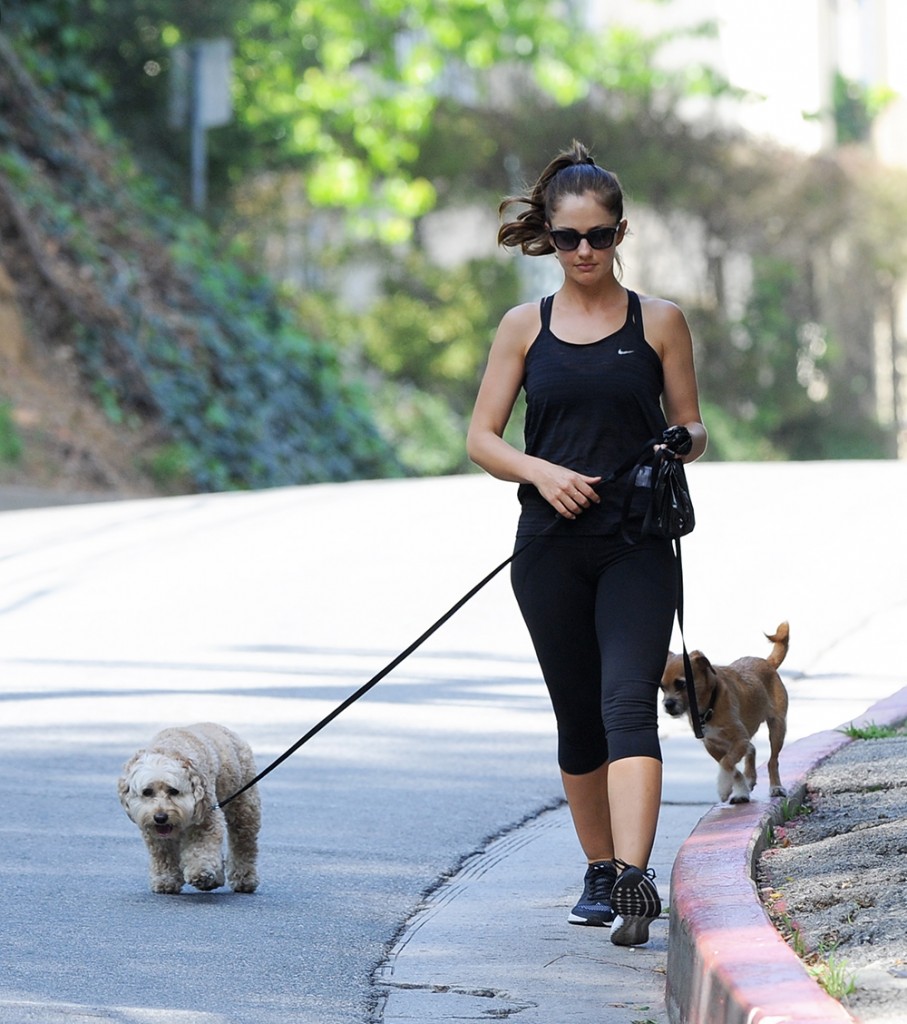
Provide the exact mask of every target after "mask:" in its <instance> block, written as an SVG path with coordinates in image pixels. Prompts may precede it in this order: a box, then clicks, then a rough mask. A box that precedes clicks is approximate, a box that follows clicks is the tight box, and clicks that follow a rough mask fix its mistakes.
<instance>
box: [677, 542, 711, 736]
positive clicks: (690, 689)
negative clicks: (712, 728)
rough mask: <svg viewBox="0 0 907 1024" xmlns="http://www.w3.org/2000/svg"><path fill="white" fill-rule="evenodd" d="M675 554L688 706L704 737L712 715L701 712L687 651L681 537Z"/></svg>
mask: <svg viewBox="0 0 907 1024" xmlns="http://www.w3.org/2000/svg"><path fill="white" fill-rule="evenodd" d="M674 555H675V557H676V559H677V625H678V626H679V627H680V642H681V643H682V644H683V674H684V677H685V679H686V687H685V689H686V691H687V706H688V708H689V712H690V725H692V726H693V734H694V735H695V737H696V738H697V739H699V740H701V739H702V727H703V726H704V725H705V723H706V722H707V721H708V720H709V718H711V717H712V715H711V708H710V709H709V712H710V713H709V715H708V717H706V718H704V717H703V716H702V715H700V714H699V702H698V701H697V700H696V681H695V680H694V679H693V665H692V662H691V661H690V656H689V654H688V653H687V642H686V640H685V639H684V636H683V561H682V560H681V557H680V538H679V537H675V538H674Z"/></svg>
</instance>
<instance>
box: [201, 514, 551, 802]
mask: <svg viewBox="0 0 907 1024" xmlns="http://www.w3.org/2000/svg"><path fill="white" fill-rule="evenodd" d="M560 520H561V517H560V516H558V518H557V519H554V520H552V522H551V525H550V526H548V527H546V528H545V530H543V531H542V533H537V534H535V535H534V536H532V537H530V538H529V539H528V540H527V541H526V543H525V544H523V545H522V547H519V548H517V549H516V550H515V551H514V552H513V554H512V555H510V556H509V557H508V558H505V559H504V561H503V562H501V564H500V565H498V566H497V567H496V568H494V569H492V570H491V572H490V573H489V574H488V575H487V576H486V577H485V578H484V579H482V580H480V581H479V582H478V583H477V584H476V585H475V586H474V587H473V588H472V589H471V590H469V591H467V592H466V593H465V594H464V595H463V596H462V597H461V598H460V600H459V601H457V602H456V604H454V605H452V606H451V607H450V608H448V610H447V611H446V612H445V613H444V614H443V615H442V616H441V618H440V619H438V620H437V621H436V622H434V623H432V625H430V626H429V627H428V629H426V630H425V632H424V633H423V634H422V635H421V636H420V637H419V638H418V639H416V640H414V641H413V642H412V643H411V644H410V645H409V647H407V648H406V649H405V650H403V651H401V652H400V653H399V654H398V655H397V656H396V657H395V658H393V659H392V660H391V661H389V662H388V663H387V664H386V665H385V666H384V668H382V669H381V670H380V671H378V672H376V673H375V674H374V675H373V676H372V678H371V679H369V681H368V682H367V683H363V685H362V686H360V687H359V689H358V690H356V692H355V693H351V694H350V695H349V697H347V698H346V700H345V701H343V703H342V704H338V705H337V707H336V708H334V710H333V711H332V712H331V713H330V714H328V715H325V717H324V718H322V719H321V721H320V722H318V724H317V725H313V726H312V728H311V729H309V731H308V732H307V733H306V734H305V736H301V737H300V738H299V739H298V740H297V741H296V742H295V743H294V744H293V746H292V747H290V748H289V750H285V751H284V752H283V753H282V754H281V755H280V757H278V758H277V760H276V761H272V762H271V763H270V764H269V765H268V767H267V768H265V769H264V771H261V772H259V773H258V775H256V776H255V778H254V779H252V781H251V782H247V783H246V784H245V785H244V786H243V787H242V789H238V790H237V791H236V792H235V793H233V794H232V795H231V796H228V797H227V798H226V800H221V801H220V802H219V803H218V805H217V806H218V807H220V808H223V807H226V806H227V804H228V803H230V801H231V800H235V799H236V797H238V796H239V795H240V794H241V793H245V791H246V790H247V789H251V788H252V786H254V785H255V784H256V783H257V782H261V780H262V779H263V778H264V777H265V776H266V775H270V773H271V772H272V771H274V769H275V768H276V767H277V766H278V765H280V764H283V762H284V761H286V759H287V758H288V757H290V756H291V755H292V754H295V753H296V751H297V750H299V748H300V747H301V746H302V745H303V743H308V741H309V740H310V739H311V738H312V737H313V736H315V735H316V734H317V733H319V732H321V730H322V729H323V728H324V727H325V726H326V725H329V724H330V723H331V722H333V721H334V719H335V718H336V717H337V716H338V715H340V714H342V713H343V712H344V711H346V709H347V708H348V707H349V706H350V705H351V704H355V703H356V701H357V700H359V698H360V697H363V696H365V694H367V693H368V691H369V690H371V688H372V687H373V686H376V685H377V684H378V683H380V682H381V680H382V679H383V678H384V677H385V676H386V675H387V674H388V673H389V672H393V670H394V669H395V668H396V667H397V666H398V665H399V664H400V662H401V661H405V660H406V659H407V658H408V657H409V656H410V655H411V654H412V653H413V651H415V650H416V649H417V648H419V647H421V646H422V644H424V643H425V641H426V640H427V639H428V638H429V637H430V636H431V635H432V634H433V633H436V632H437V631H438V630H439V629H440V628H441V627H442V626H443V625H444V623H445V622H447V620H448V619H450V618H452V617H453V616H454V615H456V613H457V612H458V611H459V610H460V609H461V608H462V607H463V605H464V604H466V602H467V601H469V600H470V599H471V598H473V597H475V595H476V594H478V592H479V591H480V590H481V589H482V588H483V587H484V586H485V585H486V584H488V583H490V582H491V581H492V580H493V579H494V578H495V576H497V575H498V573H499V572H501V571H502V570H503V569H506V568H507V566H508V565H510V563H511V562H512V561H513V560H514V558H516V557H517V555H520V554H522V553H523V552H524V551H525V550H526V548H528V547H529V545H530V544H533V543H534V542H535V541H537V540H538V539H539V537H543V536H545V534H547V533H549V532H550V531H551V530H552V529H553V528H554V527H555V526H557V524H558V523H559V522H560Z"/></svg>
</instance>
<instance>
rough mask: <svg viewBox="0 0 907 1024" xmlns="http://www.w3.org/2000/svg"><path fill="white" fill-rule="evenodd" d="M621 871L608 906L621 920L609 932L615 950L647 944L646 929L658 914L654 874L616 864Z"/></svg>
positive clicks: (631, 866) (647, 929)
mask: <svg viewBox="0 0 907 1024" xmlns="http://www.w3.org/2000/svg"><path fill="white" fill-rule="evenodd" d="M615 863H616V864H617V866H618V867H621V868H623V870H622V871H621V873H620V875H619V876H618V878H617V881H616V882H615V883H614V888H613V890H612V892H611V904H612V906H613V907H614V913H615V914H616V915H617V917H619V918H620V920H619V921H618V922H617V923H616V924H615V925H614V927H613V928H612V929H611V941H612V942H613V943H614V945H615V946H641V945H643V943H645V942H648V941H649V925H650V924H651V923H652V922H653V921H654V920H655V919H656V918H657V917H658V916H659V915H660V914H661V899H660V898H659V896H658V889H656V888H655V882H654V881H653V879H654V878H655V872H654V871H653V870H652V869H651V868H649V869H648V870H647V871H643V870H641V869H640V868H636V867H633V865H632V864H624V863H623V861H616V862H615Z"/></svg>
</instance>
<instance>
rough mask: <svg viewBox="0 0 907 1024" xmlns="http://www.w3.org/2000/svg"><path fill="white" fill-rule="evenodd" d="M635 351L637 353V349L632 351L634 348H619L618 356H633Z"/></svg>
mask: <svg viewBox="0 0 907 1024" xmlns="http://www.w3.org/2000/svg"><path fill="white" fill-rule="evenodd" d="M634 351H635V349H632V348H619V349H618V350H617V354H618V355H619V356H631V355H633V353H634Z"/></svg>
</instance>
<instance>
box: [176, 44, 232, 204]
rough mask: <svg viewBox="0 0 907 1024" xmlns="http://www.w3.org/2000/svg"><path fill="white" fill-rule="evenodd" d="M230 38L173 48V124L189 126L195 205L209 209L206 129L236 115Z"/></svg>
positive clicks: (192, 190)
mask: <svg viewBox="0 0 907 1024" xmlns="http://www.w3.org/2000/svg"><path fill="white" fill-rule="evenodd" d="M232 60H233V46H232V44H231V43H230V41H229V40H228V39H209V40H199V41H198V42H194V43H190V44H188V45H181V46H176V47H174V49H173V64H172V71H171V76H170V79H171V88H170V126H171V127H172V128H176V129H180V128H188V129H189V141H190V151H191V152H190V195H191V199H192V208H193V209H194V210H196V211H198V212H199V213H201V212H202V211H203V210H204V209H205V205H206V203H207V194H208V172H207V167H208V155H207V140H206V135H205V133H206V131H207V129H208V128H216V127H218V126H219V125H222V124H228V123H229V121H230V119H231V118H232V116H233V104H232V100H231V96H230V65H231V62H232Z"/></svg>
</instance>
